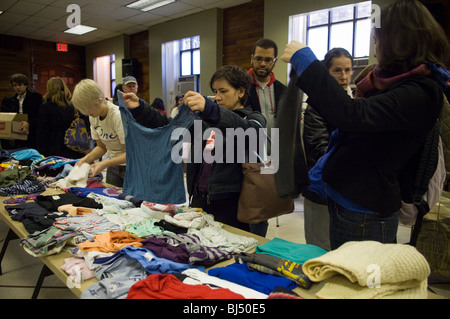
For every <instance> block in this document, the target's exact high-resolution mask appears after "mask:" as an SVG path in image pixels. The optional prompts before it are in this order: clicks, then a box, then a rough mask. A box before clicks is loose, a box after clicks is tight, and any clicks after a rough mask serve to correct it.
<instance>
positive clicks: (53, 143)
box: [37, 102, 89, 159]
mask: <svg viewBox="0 0 450 319" xmlns="http://www.w3.org/2000/svg"><path fill="white" fill-rule="evenodd" d="M74 114H75V109H74V107H73V105H72V104H69V105H67V106H66V107H64V108H63V107H61V106H58V105H57V104H55V103H52V102H47V103H44V104H42V105H41V107H40V109H39V114H38V124H37V149H38V150H39V152H40V153H41V154H43V155H44V156H62V157H65V158H74V159H75V158H81V157H83V156H84V155H85V154H81V153H78V152H75V151H72V150H71V149H69V148H68V147H67V146H66V145H64V136H65V134H66V131H67V129H68V128H69V127H70V124H72V121H73V120H74V119H75V115H74ZM82 118H83V119H84V120H85V121H86V127H87V128H88V130H89V117H85V116H82Z"/></svg>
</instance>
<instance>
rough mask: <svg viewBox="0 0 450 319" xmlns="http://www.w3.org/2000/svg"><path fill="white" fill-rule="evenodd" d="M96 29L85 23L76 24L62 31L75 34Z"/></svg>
mask: <svg viewBox="0 0 450 319" xmlns="http://www.w3.org/2000/svg"><path fill="white" fill-rule="evenodd" d="M94 30H97V28H94V27H88V26H85V25H81V24H79V25H77V26H75V27H73V28H70V29H67V30H66V31H64V32H65V33H71V34H77V35H82V34H85V33H88V32H91V31H94Z"/></svg>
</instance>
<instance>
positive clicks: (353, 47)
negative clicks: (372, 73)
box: [290, 1, 372, 59]
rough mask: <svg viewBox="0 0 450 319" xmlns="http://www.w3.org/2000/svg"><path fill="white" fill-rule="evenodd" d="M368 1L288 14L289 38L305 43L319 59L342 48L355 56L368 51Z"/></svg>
mask: <svg viewBox="0 0 450 319" xmlns="http://www.w3.org/2000/svg"><path fill="white" fill-rule="evenodd" d="M371 14H372V7H371V1H366V2H360V3H357V4H349V5H344V6H339V7H334V8H330V9H324V10H319V11H314V12H309V13H306V14H300V15H296V16H291V17H290V38H291V39H293V40H298V41H300V42H302V43H306V45H308V46H309V47H310V48H311V50H313V52H314V54H315V55H316V56H317V58H318V59H323V58H324V56H325V54H326V53H327V52H328V51H329V50H330V49H332V48H335V47H341V48H344V49H346V50H347V51H348V52H350V54H351V55H352V56H353V57H354V58H356V59H358V58H367V57H368V56H369V51H370V32H371V23H372V21H371Z"/></svg>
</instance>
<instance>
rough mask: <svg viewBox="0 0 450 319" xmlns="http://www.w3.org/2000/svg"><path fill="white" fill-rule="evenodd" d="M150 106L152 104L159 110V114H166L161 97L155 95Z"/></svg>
mask: <svg viewBox="0 0 450 319" xmlns="http://www.w3.org/2000/svg"><path fill="white" fill-rule="evenodd" d="M151 106H153V107H154V108H155V109H157V110H158V111H159V113H161V114H167V112H166V108H165V107H164V101H163V100H162V98H160V97H157V98H155V99H154V100H153V102H152V104H151Z"/></svg>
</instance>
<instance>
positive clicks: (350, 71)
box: [331, 69, 353, 76]
mask: <svg viewBox="0 0 450 319" xmlns="http://www.w3.org/2000/svg"><path fill="white" fill-rule="evenodd" d="M351 73H353V70H352V69H345V70H332V71H331V74H332V75H334V76H341V74H344V75H348V74H351Z"/></svg>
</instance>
